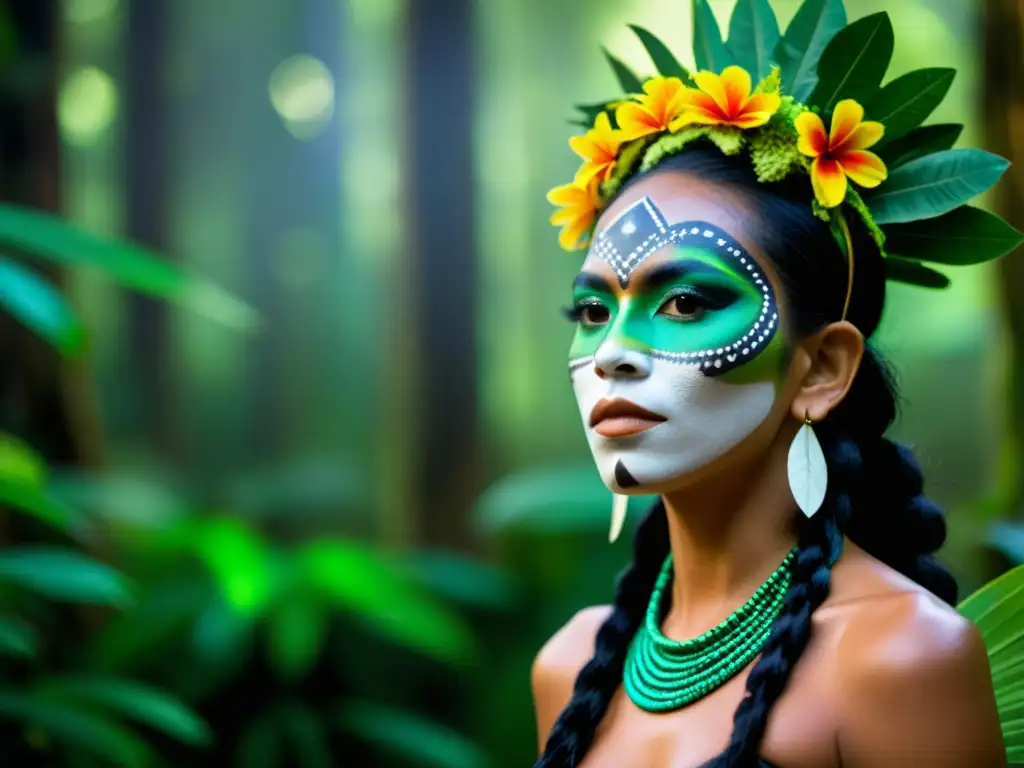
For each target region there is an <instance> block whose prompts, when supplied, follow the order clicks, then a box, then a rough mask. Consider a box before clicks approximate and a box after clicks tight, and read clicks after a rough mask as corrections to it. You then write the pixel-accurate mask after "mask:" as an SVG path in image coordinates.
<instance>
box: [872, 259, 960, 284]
mask: <svg viewBox="0 0 1024 768" xmlns="http://www.w3.org/2000/svg"><path fill="white" fill-rule="evenodd" d="M885 278H886V280H893V281H895V282H897V283H907V284H909V285H916V286H919V287H921V288H948V287H949V278H948V277H946V276H945V275H944V274H942V273H941V272H939V271H937V270H934V269H932V268H931V267H926V266H925V265H924V264H922V263H921V262H919V261H914V260H913V259H905V258H902V257H901V256H894V255H892V254H889V255H887V256H886V257H885Z"/></svg>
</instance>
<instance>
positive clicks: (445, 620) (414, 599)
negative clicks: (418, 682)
mask: <svg viewBox="0 0 1024 768" xmlns="http://www.w3.org/2000/svg"><path fill="white" fill-rule="evenodd" d="M296 567H297V569H298V572H299V574H300V578H301V579H302V582H300V583H305V584H308V585H309V586H311V587H312V588H313V589H314V590H316V592H317V593H319V594H320V595H321V596H322V597H323V598H325V599H327V600H329V601H331V602H332V603H333V604H334V605H336V606H338V607H339V608H343V609H345V610H349V611H351V612H353V613H354V614H355V615H356V616H358V617H360V618H362V619H363V620H365V621H367V622H368V623H369V624H371V625H372V626H373V627H375V628H376V629H377V631H378V632H380V633H382V634H383V635H385V636H386V637H388V638H390V639H391V640H393V641H395V642H398V643H401V644H403V645H405V646H408V647H412V648H415V649H417V650H419V651H421V652H423V653H427V654H429V655H431V656H433V657H435V658H438V659H441V660H444V661H448V662H461V661H464V660H465V659H467V658H468V657H469V656H470V655H471V654H472V652H473V650H474V648H473V638H472V636H471V634H470V632H469V629H468V628H467V627H466V625H465V624H464V623H463V621H462V620H461V619H460V618H459V616H458V615H457V614H455V613H454V612H452V611H451V610H450V609H448V608H447V607H446V606H444V605H443V604H441V603H439V602H438V601H437V600H435V599H434V598H433V597H432V596H431V595H430V594H429V593H427V592H425V591H424V590H423V589H422V588H420V587H418V586H417V585H415V584H413V583H412V581H411V580H410V579H409V578H408V577H406V576H404V575H403V574H402V573H401V571H400V569H399V568H398V567H397V566H395V565H393V564H392V563H390V562H388V561H387V560H385V559H384V558H382V557H381V556H380V555H378V554H377V553H376V552H375V551H373V550H372V549H371V548H369V547H367V546H365V545H363V544H359V543H356V542H349V541H341V540H334V541H331V540H321V541H316V542H314V543H311V544H308V545H306V546H305V547H304V548H303V549H301V550H300V551H299V552H298V553H296Z"/></svg>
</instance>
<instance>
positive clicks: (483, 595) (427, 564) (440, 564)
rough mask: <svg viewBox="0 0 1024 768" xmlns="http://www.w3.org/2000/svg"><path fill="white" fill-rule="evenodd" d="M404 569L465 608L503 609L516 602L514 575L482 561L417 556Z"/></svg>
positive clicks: (441, 554)
mask: <svg viewBox="0 0 1024 768" xmlns="http://www.w3.org/2000/svg"><path fill="white" fill-rule="evenodd" d="M402 565H403V566H404V568H405V570H406V572H407V573H408V574H409V575H410V576H411V577H412V578H413V579H414V580H416V581H418V582H419V583H420V584H423V585H424V586H425V587H427V588H428V589H430V590H431V591H432V592H434V593H435V594H437V595H439V596H441V597H444V598H447V599H449V600H454V601H456V602H459V603H463V604H465V605H471V606H474V607H482V608H492V609H504V608H508V607H510V606H511V605H512V604H513V603H514V601H515V599H516V582H515V580H514V578H513V576H512V574H511V573H507V572H505V571H503V570H501V569H499V568H497V567H495V566H493V565H490V564H488V563H485V562H482V561H479V560H471V559H469V558H467V557H463V556H460V555H457V554H455V553H452V552H415V553H413V554H412V555H410V556H408V557H407V558H405V559H404V560H403V563H402Z"/></svg>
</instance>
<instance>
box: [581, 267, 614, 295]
mask: <svg viewBox="0 0 1024 768" xmlns="http://www.w3.org/2000/svg"><path fill="white" fill-rule="evenodd" d="M572 287H573V290H583V289H587V288H589V289H590V290H592V291H600V292H601V293H615V290H614V289H613V288H612V284H611V282H610V281H608V280H606V279H605V278H603V277H601V276H600V275H597V274H594V273H593V272H580V273H579V274H578V275H576V279H575V280H573V281H572Z"/></svg>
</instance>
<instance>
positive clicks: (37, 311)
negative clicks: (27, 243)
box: [0, 258, 85, 357]
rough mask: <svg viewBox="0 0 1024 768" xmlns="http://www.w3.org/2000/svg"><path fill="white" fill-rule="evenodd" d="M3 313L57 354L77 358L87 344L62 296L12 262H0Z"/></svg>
mask: <svg viewBox="0 0 1024 768" xmlns="http://www.w3.org/2000/svg"><path fill="white" fill-rule="evenodd" d="M0 309H3V310H5V311H6V312H7V313H8V314H9V315H11V316H12V317H13V318H14V319H15V320H17V321H18V322H19V323H21V324H22V325H24V326H25V327H26V328H28V329H29V330H30V331H32V332H33V333H34V334H36V335H37V336H40V337H41V338H43V339H44V340H45V341H46V342H47V343H49V344H51V345H52V346H53V347H54V348H55V349H56V350H57V351H58V352H60V353H61V354H62V355H66V356H69V357H71V356H74V355H77V354H78V353H79V352H81V351H82V348H83V346H84V344H85V328H84V327H83V326H82V324H81V322H80V321H79V320H78V317H77V316H76V315H75V313H74V311H73V310H72V309H71V307H70V306H69V305H68V303H67V301H65V300H64V297H63V296H61V294H60V292H59V291H58V290H57V289H56V288H54V287H53V286H52V285H50V284H49V283H48V282H46V280H44V279H43V278H41V277H40V276H39V275H36V274H35V273H33V272H30V271H29V270H27V269H25V268H24V267H22V266H21V265H20V264H18V263H16V262H13V261H11V260H10V259H4V258H0Z"/></svg>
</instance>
